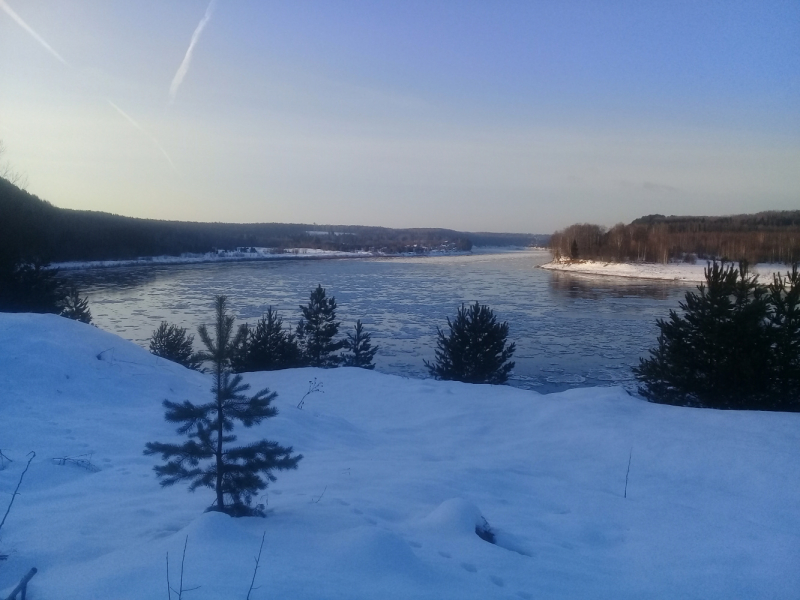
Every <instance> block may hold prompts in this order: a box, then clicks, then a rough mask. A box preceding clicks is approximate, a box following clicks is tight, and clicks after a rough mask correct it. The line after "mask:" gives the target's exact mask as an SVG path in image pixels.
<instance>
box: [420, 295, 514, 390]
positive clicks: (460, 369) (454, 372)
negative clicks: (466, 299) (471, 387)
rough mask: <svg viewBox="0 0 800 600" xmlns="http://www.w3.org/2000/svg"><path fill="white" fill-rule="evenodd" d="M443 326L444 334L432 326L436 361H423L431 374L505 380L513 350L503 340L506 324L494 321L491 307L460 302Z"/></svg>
mask: <svg viewBox="0 0 800 600" xmlns="http://www.w3.org/2000/svg"><path fill="white" fill-rule="evenodd" d="M447 327H448V329H449V330H450V331H449V333H448V334H445V333H444V331H442V330H441V329H440V328H439V327H437V328H436V332H437V342H436V345H437V348H436V351H435V356H436V360H435V361H434V362H433V363H430V362H428V361H427V360H426V361H424V362H425V366H426V367H427V368H428V371H429V372H430V374H431V375H432V376H433V377H435V378H436V379H444V380H454V381H463V382H464V383H491V384H503V383H506V381H508V375H509V373H510V372H511V369H513V368H514V362H513V361H511V360H510V359H511V356H512V355H513V354H514V350H516V345H515V344H514V343H513V342H512V343H510V344H509V343H507V342H506V340H507V338H508V323H505V322H504V323H498V322H497V318H496V317H495V314H494V312H493V311H492V309H491V308H489V307H488V306H485V305H481V304H479V303H478V302H476V303H475V304H473V305H471V306H469V307H467V306H464V305H463V304H462V305H461V308H460V309H458V314H457V315H456V318H455V319H454V320H453V321H452V322H451V321H450V318H448V319H447Z"/></svg>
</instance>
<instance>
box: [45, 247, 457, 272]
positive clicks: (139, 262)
mask: <svg viewBox="0 0 800 600" xmlns="http://www.w3.org/2000/svg"><path fill="white" fill-rule="evenodd" d="M256 250H257V251H256V252H235V251H223V252H207V253H205V254H192V253H185V254H182V255H180V256H143V257H139V258H131V259H121V260H81V261H66V262H58V263H51V264H50V265H49V267H50V268H51V269H58V270H60V271H77V270H83V269H105V268H114V267H139V266H148V265H150V266H153V265H158V266H162V265H193V264H204V263H222V262H251V261H275V260H325V259H334V258H350V259H354V258H408V257H421V258H424V257H432V256H460V255H463V254H470V252H468V251H457V250H453V251H445V250H430V251H427V252H424V253H421V254H417V253H412V252H406V253H386V252H365V251H357V252H342V251H337V250H317V249H314V248H288V249H286V250H284V251H283V252H276V253H272V252H271V251H270V249H268V248H257V249H256Z"/></svg>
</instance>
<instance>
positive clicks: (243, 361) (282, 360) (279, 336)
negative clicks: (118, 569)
mask: <svg viewBox="0 0 800 600" xmlns="http://www.w3.org/2000/svg"><path fill="white" fill-rule="evenodd" d="M244 327H245V329H246V330H247V335H246V337H245V340H244V344H243V346H242V348H241V349H240V351H239V352H238V354H237V356H236V357H235V359H234V361H233V370H234V371H236V372H239V373H242V372H245V371H275V370H277V369H289V368H291V367H296V366H298V365H300V364H301V360H300V358H301V357H300V348H299V347H298V345H297V340H296V339H295V337H294V335H293V334H292V333H291V332H290V331H287V330H285V329H284V328H283V319H282V318H281V316H280V315H279V314H278V313H277V311H275V310H273V309H272V307H271V306H270V307H269V308H268V309H267V312H266V313H264V315H263V316H262V317H261V319H259V321H258V322H257V323H256V326H255V327H254V328H253V329H250V328H249V327H247V326H244Z"/></svg>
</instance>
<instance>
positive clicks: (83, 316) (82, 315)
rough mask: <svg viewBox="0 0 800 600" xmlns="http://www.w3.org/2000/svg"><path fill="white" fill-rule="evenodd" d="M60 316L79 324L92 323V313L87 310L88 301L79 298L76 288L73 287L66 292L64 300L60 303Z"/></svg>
mask: <svg viewBox="0 0 800 600" xmlns="http://www.w3.org/2000/svg"><path fill="white" fill-rule="evenodd" d="M61 306H62V308H61V316H62V317H67V318H68V319H74V320H75V321H80V322H81V323H91V322H92V311H90V310H89V299H88V298H81V295H80V292H79V291H78V288H76V287H75V286H74V285H73V286H70V287H69V288H68V290H67V293H66V295H65V296H64V299H63V300H62V301H61Z"/></svg>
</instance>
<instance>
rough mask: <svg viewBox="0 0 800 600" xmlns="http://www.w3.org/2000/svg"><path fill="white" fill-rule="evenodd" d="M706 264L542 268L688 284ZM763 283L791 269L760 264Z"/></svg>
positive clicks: (582, 263)
mask: <svg viewBox="0 0 800 600" xmlns="http://www.w3.org/2000/svg"><path fill="white" fill-rule="evenodd" d="M706 266H707V263H706V262H705V261H698V262H697V263H696V264H689V263H667V264H662V263H630V262H622V263H620V262H603V261H597V260H574V261H571V260H566V261H565V260H553V261H552V262H549V263H547V264H544V265H541V266H540V268H542V269H547V270H550V271H566V272H569V273H580V274H584V275H608V276H612V277H631V278H635V279H662V280H666V281H679V282H687V283H700V282H703V281H705V275H704V274H703V270H704V269H705V268H706ZM750 270H751V272H752V273H754V274H757V275H758V276H759V279H760V281H761V282H762V283H771V282H772V276H773V274H774V273H782V274H783V273H786V271H787V270H791V267H789V266H787V265H782V264H768V263H764V264H757V265H755V266H752V267H751V268H750Z"/></svg>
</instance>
